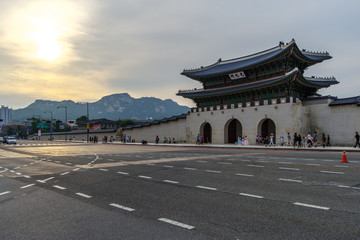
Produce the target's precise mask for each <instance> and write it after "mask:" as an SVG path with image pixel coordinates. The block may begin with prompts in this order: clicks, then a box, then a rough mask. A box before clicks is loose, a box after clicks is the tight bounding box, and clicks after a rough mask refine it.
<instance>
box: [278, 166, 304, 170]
mask: <svg viewBox="0 0 360 240" xmlns="http://www.w3.org/2000/svg"><path fill="white" fill-rule="evenodd" d="M279 169H280V170H290V171H300V169H299V168H285V167H279Z"/></svg>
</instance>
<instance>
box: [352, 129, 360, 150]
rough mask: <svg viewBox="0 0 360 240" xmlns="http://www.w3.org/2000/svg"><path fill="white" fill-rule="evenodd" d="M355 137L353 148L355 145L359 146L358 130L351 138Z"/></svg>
mask: <svg viewBox="0 0 360 240" xmlns="http://www.w3.org/2000/svg"><path fill="white" fill-rule="evenodd" d="M354 139H355V141H356V142H355V145H354V148H356V146H359V148H360V143H359V140H360V136H359V133H358V132H355V137H354V138H353V140H354Z"/></svg>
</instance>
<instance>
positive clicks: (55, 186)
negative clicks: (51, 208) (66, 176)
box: [53, 185, 66, 190]
mask: <svg viewBox="0 0 360 240" xmlns="http://www.w3.org/2000/svg"><path fill="white" fill-rule="evenodd" d="M53 187H54V188H57V189H61V190H65V189H66V188H64V187H61V186H59V185H54V186H53Z"/></svg>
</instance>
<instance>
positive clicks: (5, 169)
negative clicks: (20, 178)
mask: <svg viewBox="0 0 360 240" xmlns="http://www.w3.org/2000/svg"><path fill="white" fill-rule="evenodd" d="M7 170H9V169H8V168H4V170H2V171H0V173H4V172H6V171H7Z"/></svg>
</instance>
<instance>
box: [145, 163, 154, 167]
mask: <svg viewBox="0 0 360 240" xmlns="http://www.w3.org/2000/svg"><path fill="white" fill-rule="evenodd" d="M147 165H148V166H155V164H153V163H148V164H147Z"/></svg>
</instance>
